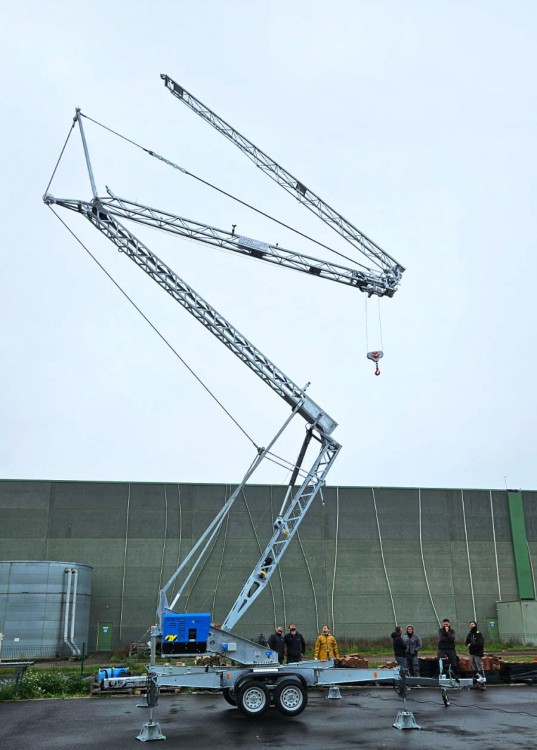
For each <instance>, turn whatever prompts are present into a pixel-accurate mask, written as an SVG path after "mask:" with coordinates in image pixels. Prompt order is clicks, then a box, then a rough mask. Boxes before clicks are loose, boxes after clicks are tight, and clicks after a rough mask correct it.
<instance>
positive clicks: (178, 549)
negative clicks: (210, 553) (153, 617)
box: [170, 484, 183, 599]
mask: <svg viewBox="0 0 537 750" xmlns="http://www.w3.org/2000/svg"><path fill="white" fill-rule="evenodd" d="M177 499H178V501H179V506H178V510H179V514H178V515H179V544H178V545H177V564H176V566H175V570H177V568H178V567H179V565H180V564H181V545H182V541H183V506H182V504H181V485H179V484H178V485H177ZM176 587H177V578H176V579H175V580H174V582H173V585H172V590H171V594H170V598H171V599H173V598H174V597H175V591H176Z"/></svg>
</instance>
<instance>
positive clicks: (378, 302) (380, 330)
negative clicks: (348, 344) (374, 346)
mask: <svg viewBox="0 0 537 750" xmlns="http://www.w3.org/2000/svg"><path fill="white" fill-rule="evenodd" d="M368 303H369V297H368V296H367V294H366V295H364V305H365V314H364V318H365V346H366V349H367V350H369V325H368V311H367V308H368ZM377 309H378V319H379V339H380V351H382V350H383V349H384V343H383V341H382V318H381V315H380V297H377Z"/></svg>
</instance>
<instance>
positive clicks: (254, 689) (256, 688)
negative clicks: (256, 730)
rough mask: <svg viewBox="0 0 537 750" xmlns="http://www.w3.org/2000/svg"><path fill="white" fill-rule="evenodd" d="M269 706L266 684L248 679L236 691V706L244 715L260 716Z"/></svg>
mask: <svg viewBox="0 0 537 750" xmlns="http://www.w3.org/2000/svg"><path fill="white" fill-rule="evenodd" d="M269 707H270V693H269V690H268V688H267V686H266V685H264V684H263V683H262V682H257V680H248V681H247V682H245V683H244V684H243V685H242V686H241V687H240V688H239V691H238V693H237V708H238V709H239V711H240V712H241V714H244V716H262V715H263V714H264V713H265V711H267V710H268V709H269Z"/></svg>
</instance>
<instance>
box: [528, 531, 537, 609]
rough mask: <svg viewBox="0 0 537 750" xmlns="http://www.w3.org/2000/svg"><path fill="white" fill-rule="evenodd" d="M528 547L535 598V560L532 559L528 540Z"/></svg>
mask: <svg viewBox="0 0 537 750" xmlns="http://www.w3.org/2000/svg"><path fill="white" fill-rule="evenodd" d="M526 547H527V549H528V559H529V561H530V570H531V580H532V583H533V595H534V596H535V594H536V591H535V573H534V571H533V560H532V559H531V550H530V543H529V542H528V540H527V539H526Z"/></svg>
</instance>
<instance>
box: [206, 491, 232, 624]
mask: <svg viewBox="0 0 537 750" xmlns="http://www.w3.org/2000/svg"><path fill="white" fill-rule="evenodd" d="M230 495H231V486H229V485H228V486H226V491H225V493H224V505H225V504H226V503H227V501H228V498H229V497H230ZM228 529H229V514H228V515H227V516H226V523H225V526H224V538H223V540H222V550H221V552H220V564H219V565H218V571H217V573H216V583H215V586H214V590H213V606H212V607H211V612H212V613H213V617H214V612H215V608H216V594H217V593H218V585H219V583H220V576H221V575H222V568H223V566H224V553H225V551H226V543H227V532H228Z"/></svg>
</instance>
